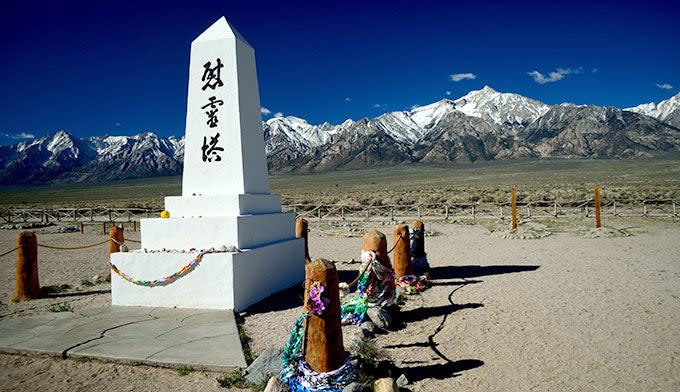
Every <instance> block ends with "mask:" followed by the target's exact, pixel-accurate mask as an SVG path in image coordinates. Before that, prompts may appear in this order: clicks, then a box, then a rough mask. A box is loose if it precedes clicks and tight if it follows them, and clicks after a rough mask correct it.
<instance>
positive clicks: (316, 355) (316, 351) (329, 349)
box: [304, 259, 345, 372]
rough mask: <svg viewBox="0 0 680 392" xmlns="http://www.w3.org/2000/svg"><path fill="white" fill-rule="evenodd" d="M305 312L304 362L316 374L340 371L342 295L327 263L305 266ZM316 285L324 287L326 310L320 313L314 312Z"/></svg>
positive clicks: (331, 268)
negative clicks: (313, 288) (312, 292)
mask: <svg viewBox="0 0 680 392" xmlns="http://www.w3.org/2000/svg"><path fill="white" fill-rule="evenodd" d="M305 273H306V279H305V302H304V303H305V311H306V312H308V315H307V326H306V335H307V339H306V348H305V351H304V353H305V361H306V362H307V364H309V367H310V368H311V369H312V370H314V371H316V372H330V371H331V370H335V369H338V368H340V367H341V366H342V365H343V363H344V361H345V349H344V345H343V342H342V329H341V325H340V296H339V291H338V283H339V278H338V271H337V270H336V269H335V264H333V263H331V262H330V261H328V260H324V259H316V260H314V261H312V262H310V263H308V264H307V265H306V266H305ZM313 285H317V287H316V290H317V293H318V288H319V286H321V287H323V291H322V292H321V294H320V295H321V296H322V297H325V299H327V301H324V302H325V309H323V311H321V312H319V313H320V314H317V312H316V311H313V309H312V308H313V307H314V304H313V303H312V302H313V300H315V299H316V300H317V301H318V300H319V298H310V289H312V286H313Z"/></svg>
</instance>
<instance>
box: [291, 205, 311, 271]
mask: <svg viewBox="0 0 680 392" xmlns="http://www.w3.org/2000/svg"><path fill="white" fill-rule="evenodd" d="M308 234H309V222H307V219H305V218H303V217H301V216H298V217H297V219H295V237H296V238H302V239H304V241H305V262H310V261H312V259H311V258H309V245H308V239H309V237H308Z"/></svg>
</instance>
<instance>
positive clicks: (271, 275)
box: [111, 239, 305, 312]
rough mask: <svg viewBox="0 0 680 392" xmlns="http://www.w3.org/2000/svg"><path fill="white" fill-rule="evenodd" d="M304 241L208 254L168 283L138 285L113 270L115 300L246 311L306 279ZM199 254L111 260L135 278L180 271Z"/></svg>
mask: <svg viewBox="0 0 680 392" xmlns="http://www.w3.org/2000/svg"><path fill="white" fill-rule="evenodd" d="M302 241H303V240H301V239H294V240H289V241H284V242H279V243H276V244H272V245H268V246H263V247H260V248H257V249H253V250H247V251H244V252H242V253H214V254H206V255H204V256H203V260H202V261H201V263H200V264H199V265H198V267H196V268H195V269H194V270H193V271H191V272H189V273H188V274H187V275H185V276H183V277H181V278H179V279H177V280H176V281H174V282H173V283H170V284H168V285H166V286H156V287H147V286H140V285H135V284H133V283H131V282H128V281H126V280H124V279H123V278H121V277H120V276H118V275H117V274H115V273H112V274H111V302H112V304H113V305H125V306H161V307H178V308H198V309H234V310H235V311H237V312H238V311H242V310H244V309H246V308H247V307H248V306H250V305H252V304H254V303H256V302H258V301H260V300H262V299H264V298H266V297H267V296H269V295H271V294H274V293H276V292H277V291H280V290H283V289H286V288H288V287H291V286H293V285H295V284H298V283H300V282H301V281H302V280H303V279H304V256H305V255H304V249H303V246H302ZM195 255H196V254H195V253H194V254H182V253H140V252H130V253H115V254H113V255H112V257H111V261H112V262H113V264H114V265H116V267H118V269H119V270H120V271H122V272H124V273H126V274H127V275H129V276H131V277H133V278H135V279H140V280H152V279H162V278H163V277H165V276H168V275H171V274H173V273H175V272H177V271H179V269H180V268H182V267H183V266H184V265H186V264H188V263H189V262H190V261H191V260H192V259H193V258H194V257H195ZM234 277H237V279H234Z"/></svg>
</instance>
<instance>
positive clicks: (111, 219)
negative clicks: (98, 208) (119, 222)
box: [109, 208, 113, 222]
mask: <svg viewBox="0 0 680 392" xmlns="http://www.w3.org/2000/svg"><path fill="white" fill-rule="evenodd" d="M109 222H113V218H111V209H110V208H109Z"/></svg>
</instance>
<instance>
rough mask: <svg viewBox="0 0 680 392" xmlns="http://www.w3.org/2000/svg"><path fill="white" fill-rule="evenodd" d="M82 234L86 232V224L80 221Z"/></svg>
mask: <svg viewBox="0 0 680 392" xmlns="http://www.w3.org/2000/svg"><path fill="white" fill-rule="evenodd" d="M80 234H85V224H83V222H80Z"/></svg>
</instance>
